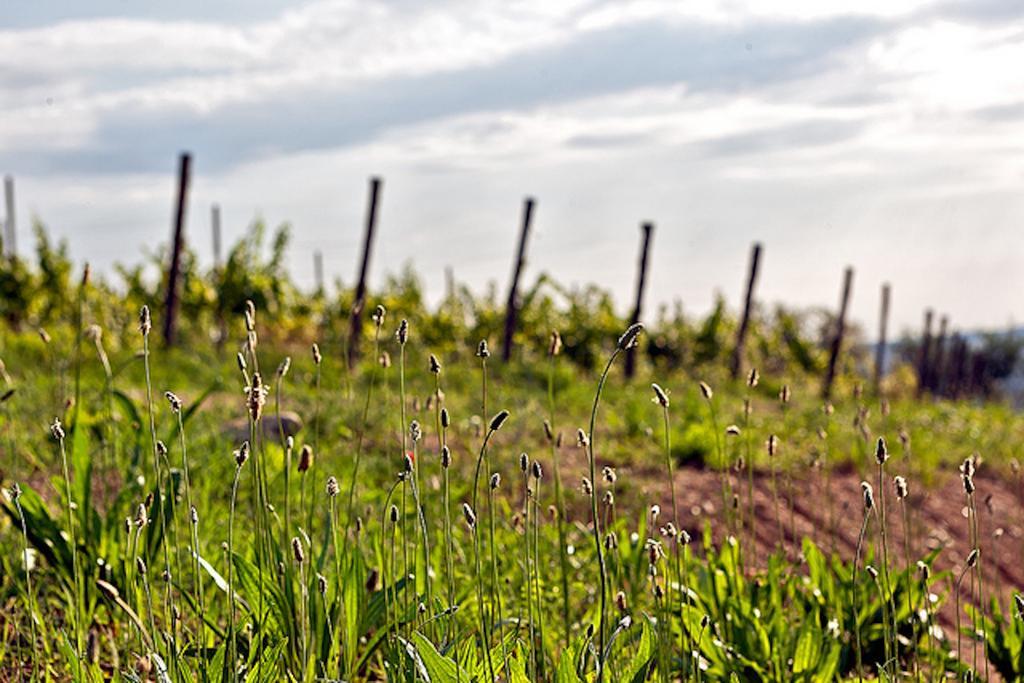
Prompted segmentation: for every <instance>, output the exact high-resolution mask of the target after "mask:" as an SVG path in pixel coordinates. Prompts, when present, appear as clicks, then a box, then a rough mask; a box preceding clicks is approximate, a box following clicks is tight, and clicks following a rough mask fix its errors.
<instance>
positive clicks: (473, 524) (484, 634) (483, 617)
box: [462, 503, 494, 681]
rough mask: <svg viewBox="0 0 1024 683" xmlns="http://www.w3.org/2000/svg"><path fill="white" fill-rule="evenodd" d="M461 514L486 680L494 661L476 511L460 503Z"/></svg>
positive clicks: (491, 670)
mask: <svg viewBox="0 0 1024 683" xmlns="http://www.w3.org/2000/svg"><path fill="white" fill-rule="evenodd" d="M462 514H463V517H465V519H466V525H467V526H468V527H469V532H470V533H471V534H472V535H473V566H474V568H475V574H474V579H475V581H474V583H475V584H476V611H477V619H478V621H479V622H480V641H481V646H482V649H483V651H484V662H485V663H486V664H487V680H488V681H493V680H494V662H493V661H492V659H491V635H490V629H489V628H488V626H487V611H486V610H485V609H484V587H483V582H484V579H483V569H482V568H481V563H480V554H481V553H480V534H479V533H478V525H477V518H476V513H475V512H473V508H471V507H470V506H469V505H466V504H465V503H463V504H462Z"/></svg>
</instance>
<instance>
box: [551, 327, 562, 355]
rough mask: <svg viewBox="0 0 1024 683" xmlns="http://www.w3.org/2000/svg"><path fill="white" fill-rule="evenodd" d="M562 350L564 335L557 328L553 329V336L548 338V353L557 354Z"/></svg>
mask: <svg viewBox="0 0 1024 683" xmlns="http://www.w3.org/2000/svg"><path fill="white" fill-rule="evenodd" d="M561 352H562V335H560V334H558V331H557V330H552V331H551V336H550V337H549V340H548V355H549V356H551V357H554V356H557V355H558V354H560V353H561Z"/></svg>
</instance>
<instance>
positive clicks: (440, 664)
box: [412, 631, 456, 683]
mask: <svg viewBox="0 0 1024 683" xmlns="http://www.w3.org/2000/svg"><path fill="white" fill-rule="evenodd" d="M412 644H413V647H415V648H416V652H417V653H418V654H419V658H420V661H421V662H422V664H423V668H424V669H425V670H426V672H427V676H428V677H429V680H431V681H433V682H434V683H449V681H451V682H454V681H455V680H456V677H455V662H454V661H452V660H451V659H449V658H447V657H445V656H444V655H442V654H441V653H440V652H438V651H437V648H435V647H434V644H433V643H431V642H430V640H429V639H427V638H426V637H425V636H424V635H423V634H421V633H419V632H418V631H417V632H415V633H413V634H412Z"/></svg>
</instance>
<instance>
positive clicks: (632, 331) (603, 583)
mask: <svg viewBox="0 0 1024 683" xmlns="http://www.w3.org/2000/svg"><path fill="white" fill-rule="evenodd" d="M643 328H644V326H643V325H642V324H641V323H634V324H633V325H630V326H629V328H627V329H626V331H625V332H623V333H622V336H621V337H619V339H618V342H617V343H616V345H615V350H614V351H613V352H612V355H611V357H610V358H608V364H607V365H605V367H604V371H603V372H602V373H601V378H600V379H599V380H598V382H597V391H595V392H594V404H593V407H592V408H591V409H590V430H589V432H588V433H587V464H588V466H589V468H590V481H591V482H595V481H597V472H596V465H595V462H594V437H595V433H594V428H595V426H596V423H597V408H598V406H599V405H600V403H601V392H602V391H603V390H604V384H605V381H606V380H607V379H608V373H609V371H611V369H612V364H613V363H615V359H616V358H618V357H619V354H620V353H622V352H623V351H625V350H626V349H629V348H632V347H633V346H634V345H635V344H636V339H637V336H638V335H639V334H640V332H641V331H642V330H643ZM590 512H591V520H592V522H593V525H594V546H595V548H596V549H597V566H598V571H599V573H600V612H599V614H600V619H599V621H598V648H597V652H598V669H597V680H598V683H600V682H601V681H602V680H604V671H605V668H606V667H605V657H606V655H607V651H606V649H605V645H606V641H605V628H606V618H607V613H606V607H607V599H608V595H607V593H608V569H607V567H606V566H605V561H604V551H603V549H602V544H601V522H600V520H599V518H598V515H597V496H596V495H594V494H591V496H590Z"/></svg>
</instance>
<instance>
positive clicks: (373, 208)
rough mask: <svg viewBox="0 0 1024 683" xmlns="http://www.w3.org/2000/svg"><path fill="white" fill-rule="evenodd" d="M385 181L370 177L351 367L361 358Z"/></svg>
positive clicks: (351, 335)
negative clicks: (368, 279)
mask: <svg viewBox="0 0 1024 683" xmlns="http://www.w3.org/2000/svg"><path fill="white" fill-rule="evenodd" d="M382 183H383V181H382V180H381V179H380V178H378V177H377V176H374V177H372V178H370V197H369V200H368V202H367V205H366V232H365V233H364V235H363V258H362V261H361V262H360V265H359V279H358V280H357V282H356V295H355V299H354V300H353V302H352V315H351V317H350V318H349V328H348V367H349V368H351V367H352V366H353V365H354V364H355V362H356V359H358V358H359V337H360V336H361V335H362V332H363V327H362V317H363V307H364V305H365V304H366V301H365V299H366V275H367V273H368V272H369V269H370V251H371V249H372V247H373V234H374V232H375V231H376V229H377V202H378V200H379V198H380V188H381V184H382Z"/></svg>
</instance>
